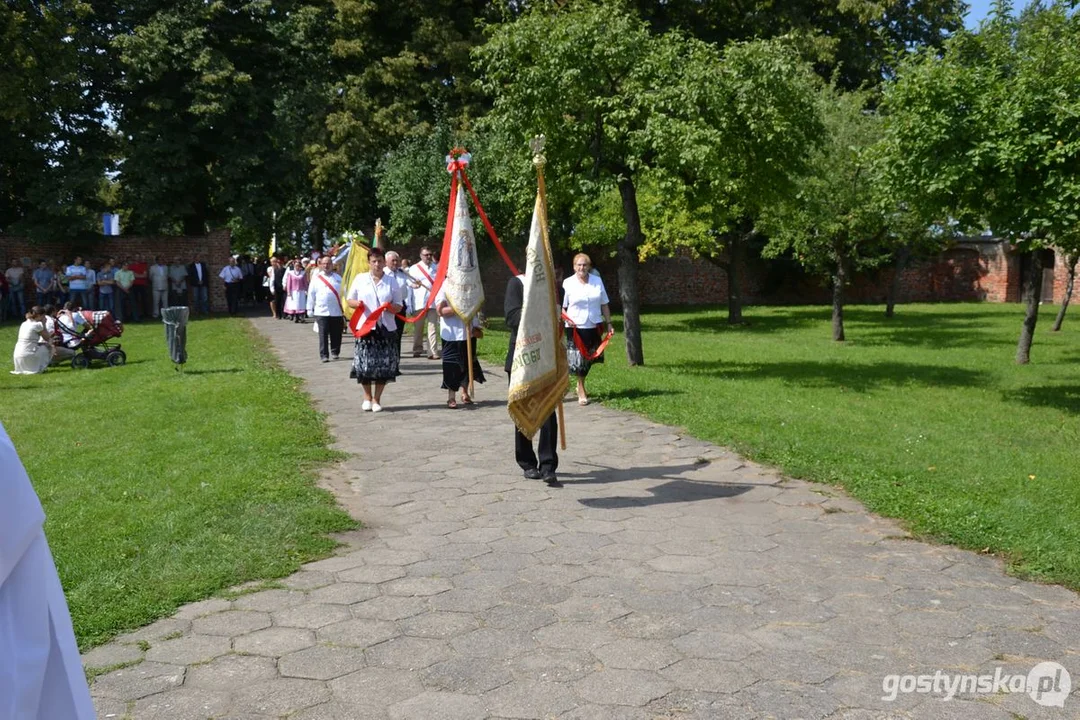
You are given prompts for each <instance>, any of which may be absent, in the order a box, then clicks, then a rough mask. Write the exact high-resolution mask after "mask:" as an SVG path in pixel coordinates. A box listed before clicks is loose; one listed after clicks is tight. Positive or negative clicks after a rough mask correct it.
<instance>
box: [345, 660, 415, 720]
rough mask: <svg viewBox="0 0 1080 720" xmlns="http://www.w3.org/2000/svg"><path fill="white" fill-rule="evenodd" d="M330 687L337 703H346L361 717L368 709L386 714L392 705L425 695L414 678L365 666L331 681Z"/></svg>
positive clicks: (394, 671) (397, 671) (388, 669)
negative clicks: (421, 694)
mask: <svg viewBox="0 0 1080 720" xmlns="http://www.w3.org/2000/svg"><path fill="white" fill-rule="evenodd" d="M329 686H330V691H331V692H332V693H333V697H334V699H335V700H336V701H339V702H342V703H346V704H347V705H348V706H349V707H352V708H353V712H354V713H355V714H356V715H358V716H360V717H364V718H366V717H367V713H368V711H369V710H381V711H385V710H386V709H387V708H389V707H390V706H391V705H393V704H394V703H398V702H401V701H402V700H407V699H409V698H411V697H414V696H416V695H419V694H420V693H422V692H424V688H423V686H422V685H421V684H420V680H419V678H418V677H417V676H415V675H413V674H411V673H403V672H401V671H400V670H397V669H393V668H380V667H365V668H362V669H360V670H357V671H356V672H354V673H349V674H348V675H343V676H342V677H339V678H336V679H334V680H331V681H330V683H329ZM346 717H348V716H346Z"/></svg>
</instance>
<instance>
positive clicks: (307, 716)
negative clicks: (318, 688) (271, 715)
mask: <svg viewBox="0 0 1080 720" xmlns="http://www.w3.org/2000/svg"><path fill="white" fill-rule="evenodd" d="M352 718H357V719H358V720H359V719H360V718H362V719H363V720H389V718H390V714H389V711H388V710H386V709H385V708H381V707H378V706H376V705H356V704H353V703H343V702H338V701H337V700H330V701H329V702H324V703H319V704H318V705H314V706H312V707H309V708H307V709H306V710H301V711H300V712H298V713H296V714H295V715H290V716H289V720H351V719H352ZM268 720H269V719H268ZM274 720H276V718H275V719H274Z"/></svg>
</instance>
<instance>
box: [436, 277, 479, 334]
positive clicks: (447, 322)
mask: <svg viewBox="0 0 1080 720" xmlns="http://www.w3.org/2000/svg"><path fill="white" fill-rule="evenodd" d="M444 300H446V291H445V290H443V289H441V288H440V289H439V294H438V295H436V296H435V302H433V303H432V304H431V306H432V307H435V308H437V307H439V303H441V302H443V301H444ZM471 325H472V326H473V327H474V328H475V327H480V316H479V315H473V319H472V323H471ZM439 337H441V338H442V339H443V340H451V341H455V340H456V341H461V340H464V339H465V323H463V322H461V318H459V317H458V316H457V315H451V316H450V317H446V316H445V315H443V314H442V313H440V314H439Z"/></svg>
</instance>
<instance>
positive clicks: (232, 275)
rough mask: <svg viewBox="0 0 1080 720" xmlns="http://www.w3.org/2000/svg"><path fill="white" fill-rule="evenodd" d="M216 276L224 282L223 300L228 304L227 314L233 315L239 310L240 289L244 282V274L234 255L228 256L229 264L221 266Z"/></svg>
mask: <svg viewBox="0 0 1080 720" xmlns="http://www.w3.org/2000/svg"><path fill="white" fill-rule="evenodd" d="M218 277H220V278H221V281H222V282H224V283H225V302H226V303H228V306H229V314H230V315H235V314H236V313H238V312H239V311H240V289H241V288H242V287H243V284H244V275H243V273H242V272H240V268H239V267H238V266H237V264H236V257H235V256H233V255H230V256H229V264H228V265H226V266H225V267H223V268H221V272H220V273H218Z"/></svg>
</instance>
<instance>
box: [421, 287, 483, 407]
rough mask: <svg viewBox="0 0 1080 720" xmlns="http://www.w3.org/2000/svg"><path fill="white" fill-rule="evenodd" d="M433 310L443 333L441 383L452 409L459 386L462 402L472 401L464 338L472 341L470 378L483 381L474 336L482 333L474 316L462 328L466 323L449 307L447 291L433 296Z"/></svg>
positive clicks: (441, 335)
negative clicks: (471, 371) (466, 328)
mask: <svg viewBox="0 0 1080 720" xmlns="http://www.w3.org/2000/svg"><path fill="white" fill-rule="evenodd" d="M434 305H435V312H436V313H438V315H439V335H440V337H442V341H443V342H442V371H443V381H442V385H441V387H442V388H443V390H446V392H447V398H446V407H448V408H450V409H451V410H453V409H454V408H456V407H457V391H458V390H459V389H460V390H461V402H462V403H463V404H465V405H472V402H473V400H472V398H471V397H469V360H468V357H469V355H468V352H469V349H468V346H466V345H465V342H466V338H468V342H471V343H472V361H473V362H472V370H473V381H474V382H478V383H482V382H484V380H485V379H486V378H485V377H484V371H483V369H481V367H480V360H479V358H477V357H476V340H477V339H478V338H481V337H483V336H484V331H483V329H481V327H480V318H479V317H477V316H475V315H474V316H473V318H472V320H471V321H470V323H469V326H470V327H469V332H468V334H466V332H465V323H464V322H462V321H461V318H459V317H458V316H457V313H455V312H454V308H452V307H450V302H449V301H448V300H447V299H446V291H445V290H439V294H438V295H436V296H435V301H434Z"/></svg>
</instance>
